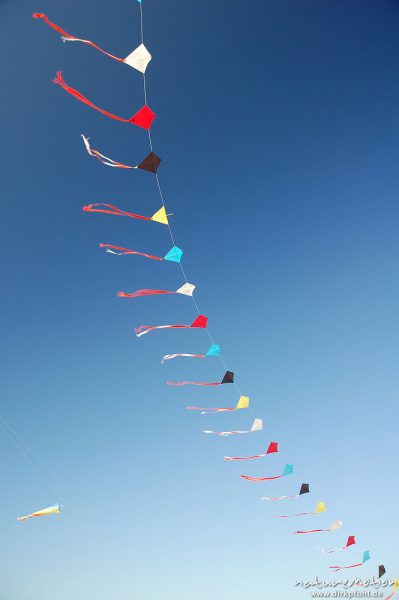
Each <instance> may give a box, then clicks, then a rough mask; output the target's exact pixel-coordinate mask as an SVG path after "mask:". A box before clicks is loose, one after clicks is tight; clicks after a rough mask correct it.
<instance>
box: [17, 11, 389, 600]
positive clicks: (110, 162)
mask: <svg viewBox="0 0 399 600" xmlns="http://www.w3.org/2000/svg"><path fill="white" fill-rule="evenodd" d="M137 2H138V5H139V9H140V20H141V43H140V44H139V46H137V48H135V49H134V50H133V51H132V52H131V53H130V54H129V55H128V56H126V57H125V58H119V57H117V56H114V55H113V54H111V53H109V52H107V51H106V50H104V49H103V48H101V47H100V46H98V45H97V44H95V43H94V42H91V41H90V40H85V39H81V38H77V37H74V36H72V35H71V34H69V33H67V32H66V31H65V30H64V29H62V28H61V27H59V26H58V25H56V24H55V23H53V22H52V21H50V19H49V18H48V17H47V16H46V15H45V14H43V13H34V14H33V18H34V19H40V20H42V21H44V22H45V23H46V24H47V25H48V26H49V27H51V28H52V29H54V30H55V31H57V32H58V33H59V34H61V39H62V41H63V42H81V43H83V44H86V45H89V46H91V47H93V48H95V49H96V50H98V51H99V52H102V53H103V54H105V55H106V56H108V57H109V58H111V59H113V60H116V61H117V62H121V63H125V64H126V65H128V66H129V67H132V68H133V69H135V70H137V71H139V72H140V73H142V75H143V80H144V101H145V104H144V106H142V107H141V108H140V109H139V110H138V111H136V113H135V114H134V115H133V116H132V117H130V118H123V117H120V116H118V115H115V114H113V113H111V112H109V111H107V110H104V109H103V108H100V107H98V106H97V105H96V104H94V103H93V102H92V101H90V100H88V99H87V98H86V97H85V96H84V95H83V94H82V93H80V92H79V91H77V90H75V89H74V88H72V87H71V86H69V85H68V84H67V83H66V81H65V79H64V77H63V75H62V72H61V71H58V72H57V73H56V76H55V78H54V79H53V82H54V83H55V84H57V85H59V86H60V87H61V88H62V89H63V90H65V91H66V92H67V93H69V94H70V95H72V96H74V97H75V98H76V99H77V100H79V101H80V102H83V103H84V104H87V105H88V106H90V107H91V108H93V109H95V110H97V111H99V112H101V113H102V114H104V115H105V116H107V117H109V118H111V119H115V120H118V121H122V122H124V123H130V124H132V125H135V126H137V127H140V128H142V129H145V130H146V131H147V132H148V139H149V149H150V152H149V154H148V155H147V156H146V157H145V158H144V159H143V160H142V161H141V162H140V163H139V164H137V165H126V164H124V163H121V162H118V161H116V160H114V159H112V158H110V157H108V156H106V155H104V154H102V153H101V152H100V151H99V150H96V149H95V148H93V147H92V146H91V144H90V140H89V138H88V137H86V136H84V135H82V141H83V144H84V148H85V149H86V151H87V153H88V154H89V155H90V156H92V157H94V158H96V159H97V160H98V161H99V162H100V163H102V164H103V165H106V166H108V167H113V168H118V169H141V170H144V171H147V172H149V173H152V174H154V175H155V177H156V181H157V185H158V189H159V194H160V199H161V207H160V208H159V209H158V210H157V211H156V212H155V213H154V214H153V215H151V216H145V215H138V214H135V213H132V212H128V211H126V210H124V209H122V208H119V207H117V206H115V205H113V204H105V203H95V204H88V205H87V206H84V207H83V210H84V211H85V212H87V213H102V214H106V215H112V216H119V217H127V218H131V219H139V220H142V221H153V222H155V223H159V224H161V225H165V226H167V227H168V228H169V231H170V234H171V239H172V243H173V246H172V247H171V248H170V249H169V250H168V252H167V253H166V254H165V255H164V256H162V257H160V256H154V255H151V254H147V253H144V252H139V251H137V250H132V249H129V248H124V247H121V246H118V245H114V244H109V243H101V244H100V247H101V248H103V249H105V252H108V253H110V254H114V255H118V256H121V255H137V256H141V257H144V258H147V259H151V260H158V261H172V262H175V263H178V264H180V263H181V258H182V255H183V251H182V250H181V249H180V248H178V247H177V246H176V245H175V244H174V241H173V240H174V237H173V234H172V231H171V228H170V224H169V220H168V216H169V215H168V214H167V212H166V208H165V204H164V201H163V196H162V191H161V187H160V184H159V179H158V174H157V173H158V168H159V166H160V162H161V159H160V158H159V156H157V155H156V154H155V152H154V151H153V147H152V139H151V134H150V129H151V125H152V122H153V120H154V118H155V113H154V112H153V111H152V110H151V108H150V107H149V106H148V105H147V93H146V75H145V73H146V69H147V66H148V64H149V62H150V60H151V58H152V56H151V54H150V53H149V51H148V50H147V48H146V47H145V46H144V37H143V13H142V0H137ZM180 266H181V264H180ZM181 271H182V275H183V277H184V284H183V285H182V286H180V287H179V288H178V289H177V290H159V289H140V290H136V291H133V292H124V291H120V292H119V293H118V296H119V297H120V298H129V299H132V298H138V297H144V296H152V295H165V294H182V295H185V296H189V297H191V298H193V293H194V290H195V286H194V285H193V284H191V283H189V282H188V281H187V279H186V276H185V272H184V270H183V268H182V267H181ZM194 305H195V307H196V309H197V312H198V316H197V317H196V318H195V319H194V321H193V322H192V323H191V324H190V323H189V324H169V325H141V326H140V327H138V328H136V329H135V333H136V336H137V337H138V338H140V337H142V336H144V335H147V334H148V333H151V332H153V331H156V330H161V329H205V330H207V324H208V318H207V317H206V316H204V315H202V314H200V311H199V310H198V307H197V304H196V302H195V300H194ZM208 335H209V338H210V340H211V341H212V343H211V345H210V347H209V349H208V350H207V351H206V353H205V354H189V353H177V354H166V355H165V356H164V357H163V358H162V361H161V362H162V363H164V362H165V361H169V360H174V359H176V358H194V359H205V358H209V357H219V358H220V359H221V361H222V364H223V365H224V361H223V359H222V358H221V348H220V346H219V345H218V344H215V343H214V342H213V340H212V337H211V335H210V333H209V331H208ZM166 383H167V384H168V385H171V386H185V385H194V386H203V387H214V386H220V385H225V384H234V385H235V382H234V373H233V372H232V371H226V372H225V374H224V376H223V377H222V379H221V380H220V381H167V382H166ZM236 389H237V390H238V387H237V386H236ZM249 406H250V400H249V398H248V397H247V396H243V395H241V394H240V397H239V399H238V402H237V404H236V405H235V406H231V407H199V406H187V407H186V409H187V410H189V411H198V412H200V413H201V414H215V413H219V412H232V411H237V410H242V409H247V408H249ZM262 430H263V420H262V419H259V418H255V417H254V421H253V423H252V425H251V427H250V428H249V429H245V430H236V431H213V430H204V433H205V434H208V435H217V436H221V437H227V436H232V435H244V434H250V433H255V432H259V431H262ZM278 451H279V448H278V443H277V442H270V443H269V445H268V447H267V449H266V450H265V451H264V452H263V453H261V454H256V455H253V456H225V457H224V460H225V461H226V462H234V461H237V462H238V461H250V460H255V459H261V458H265V457H267V456H269V455H270V454H273V453H277V452H278ZM293 473H294V467H293V465H292V464H286V465H285V467H284V468H283V470H282V471H281V472H280V473H278V474H277V475H272V476H268V477H253V476H250V475H241V478H242V479H243V480H245V481H248V482H251V483H262V482H267V481H273V480H277V479H280V478H283V477H286V476H288V475H291V474H293ZM309 492H310V486H309V484H308V483H302V485H301V486H300V489H299V491H298V493H297V494H292V495H286V496H263V497H262V498H261V499H262V500H263V501H283V500H293V499H297V498H300V497H302V496H303V495H305V494H308V493H309ZM326 510H327V508H326V505H325V503H324V502H318V503H317V504H316V506H315V508H314V510H313V511H310V512H299V513H293V514H277V515H276V517H277V518H279V519H289V518H300V517H302V516H317V515H319V514H322V513H324V512H326ZM60 512H61V507H60V505H58V504H56V505H54V506H50V507H48V508H45V509H43V510H39V511H36V512H32V513H30V514H28V515H26V516H22V517H18V521H20V522H23V521H26V520H28V519H31V518H34V517H43V516H48V515H52V514H59V513H60ZM341 527H342V522H341V521H334V522H333V523H331V525H330V526H329V527H324V528H317V529H307V530H300V529H298V530H295V531H294V532H293V533H294V534H295V535H310V534H319V533H334V532H337V531H338V530H340V529H341ZM355 544H356V539H355V536H354V535H350V536H349V537H348V538H347V541H346V543H344V544H343V545H342V546H338V547H337V548H332V549H324V548H323V549H322V551H323V552H324V553H325V554H335V553H338V552H342V551H347V550H349V549H351V548H352V547H353V546H354V545H355ZM370 558H371V557H370V553H369V551H368V550H366V551H364V552H363V554H362V555H361V560H360V561H358V562H354V563H353V564H344V565H336V564H333V565H330V566H329V569H330V570H331V572H338V571H341V570H343V569H345V570H346V569H355V568H358V567H361V566H363V565H364V564H365V563H366V562H367V561H368V560H370ZM385 572H386V571H385V567H384V565H379V567H378V577H379V578H381V577H382V576H383V575H384V574H385ZM391 584H392V593H391V594H390V595H389V596H388V597H387V598H386V600H388V599H390V598H392V597H393V596H394V595H396V593H397V591H398V590H399V580H398V579H393V580H392V582H391ZM359 585H361V584H359Z"/></svg>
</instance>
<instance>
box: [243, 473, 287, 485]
mask: <svg viewBox="0 0 399 600" xmlns="http://www.w3.org/2000/svg"><path fill="white" fill-rule="evenodd" d="M240 477H241V479H246V480H247V481H252V482H253V483H259V482H260V481H272V480H273V479H280V478H281V477H282V475H276V477H250V475H240Z"/></svg>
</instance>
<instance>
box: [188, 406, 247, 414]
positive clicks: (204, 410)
mask: <svg viewBox="0 0 399 600" xmlns="http://www.w3.org/2000/svg"><path fill="white" fill-rule="evenodd" d="M186 410H200V411H201V415H207V414H214V413H218V412H232V411H233V410H237V409H236V408H201V407H199V406H186Z"/></svg>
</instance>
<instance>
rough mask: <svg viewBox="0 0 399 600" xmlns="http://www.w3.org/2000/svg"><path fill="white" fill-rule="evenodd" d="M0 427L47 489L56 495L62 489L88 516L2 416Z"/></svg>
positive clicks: (71, 494) (81, 504) (77, 501)
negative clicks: (55, 492) (50, 489)
mask: <svg viewBox="0 0 399 600" xmlns="http://www.w3.org/2000/svg"><path fill="white" fill-rule="evenodd" d="M0 427H1V429H2V430H3V431H4V433H5V434H6V435H7V437H8V439H9V440H10V441H11V443H12V444H13V445H14V446H15V447H16V448H17V449H18V450H19V452H20V453H21V454H22V456H24V457H25V458H26V460H27V461H28V462H29V463H30V464H31V466H32V467H33V468H34V469H36V470H37V471H38V472H39V473H40V474H41V476H42V478H43V480H45V481H46V482H47V484H48V485H49V487H51V488H52V489H53V490H56V491H57V493H58V491H59V489H61V488H62V489H63V490H64V492H65V493H66V494H67V495H68V496H69V497H70V498H71V500H73V501H74V502H75V503H76V504H77V505H78V506H79V507H80V509H83V511H84V512H87V514H89V513H88V511H87V510H86V509H85V505H84V503H82V502H81V501H80V500H78V498H76V496H75V495H74V494H73V493H72V492H71V491H70V490H69V489H68V488H67V487H66V486H65V485H64V484H63V482H62V481H61V480H60V479H58V477H56V476H55V475H54V473H53V472H52V471H51V469H50V468H49V467H48V466H47V465H46V464H45V463H44V462H43V461H42V459H41V458H40V457H39V456H38V455H37V454H36V452H35V451H34V450H32V448H31V447H30V446H29V445H28V444H27V443H26V442H25V440H24V439H23V438H22V437H21V436H20V435H19V434H18V433H17V432H16V431H15V429H13V427H11V425H10V424H9V423H8V422H7V421H6V419H5V418H4V417H3V416H2V415H0Z"/></svg>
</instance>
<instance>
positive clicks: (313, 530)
mask: <svg viewBox="0 0 399 600" xmlns="http://www.w3.org/2000/svg"><path fill="white" fill-rule="evenodd" d="M327 531H331V530H330V529H309V530H308V531H294V533H296V534H306V533H322V532H327Z"/></svg>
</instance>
